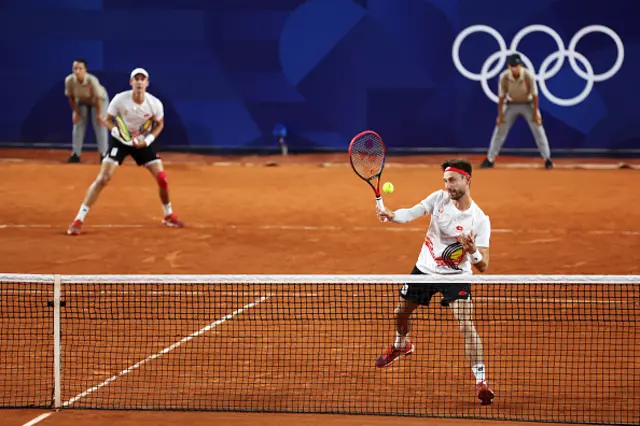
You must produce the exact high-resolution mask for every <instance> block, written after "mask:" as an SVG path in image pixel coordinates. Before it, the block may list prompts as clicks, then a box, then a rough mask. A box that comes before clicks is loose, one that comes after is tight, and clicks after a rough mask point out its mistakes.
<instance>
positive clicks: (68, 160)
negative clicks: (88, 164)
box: [67, 154, 80, 163]
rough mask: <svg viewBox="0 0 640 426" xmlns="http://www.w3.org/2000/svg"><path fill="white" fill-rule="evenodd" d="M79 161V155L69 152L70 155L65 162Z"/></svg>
mask: <svg viewBox="0 0 640 426" xmlns="http://www.w3.org/2000/svg"><path fill="white" fill-rule="evenodd" d="M79 162H80V157H79V156H77V155H76V154H71V157H69V158H68V159H67V163H79Z"/></svg>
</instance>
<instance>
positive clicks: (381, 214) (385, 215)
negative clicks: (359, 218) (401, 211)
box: [376, 207, 396, 222]
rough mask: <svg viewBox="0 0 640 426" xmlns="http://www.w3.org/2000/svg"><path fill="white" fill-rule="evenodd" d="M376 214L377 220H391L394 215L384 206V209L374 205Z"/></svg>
mask: <svg viewBox="0 0 640 426" xmlns="http://www.w3.org/2000/svg"><path fill="white" fill-rule="evenodd" d="M376 216H378V220H379V221H380V222H392V221H393V219H394V218H395V217H396V215H395V214H394V213H393V212H392V211H391V210H389V209H388V208H386V207H385V209H384V210H380V209H379V208H377V207H376Z"/></svg>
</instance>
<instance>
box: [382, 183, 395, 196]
mask: <svg viewBox="0 0 640 426" xmlns="http://www.w3.org/2000/svg"><path fill="white" fill-rule="evenodd" d="M382 192H384V193H385V194H391V193H392V192H393V184H392V183H391V182H385V183H384V185H382Z"/></svg>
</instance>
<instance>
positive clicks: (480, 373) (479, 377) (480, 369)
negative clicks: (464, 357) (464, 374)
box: [471, 364, 486, 383]
mask: <svg viewBox="0 0 640 426" xmlns="http://www.w3.org/2000/svg"><path fill="white" fill-rule="evenodd" d="M471 370H473V375H474V376H476V383H480V382H484V381H485V380H486V379H485V374H484V373H485V371H484V364H476V365H474V366H473V367H471Z"/></svg>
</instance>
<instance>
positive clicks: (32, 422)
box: [22, 411, 54, 426]
mask: <svg viewBox="0 0 640 426" xmlns="http://www.w3.org/2000/svg"><path fill="white" fill-rule="evenodd" d="M53 413H54V412H53V411H51V412H49V413H42V414H40V415H39V416H38V417H36V418H34V419H31V420H29V421H28V422H26V423H25V424H23V425H22V426H33V425H35V424H36V423H40V422H41V421H43V420H44V419H46V418H47V417H49V416H50V415H52V414H53Z"/></svg>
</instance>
